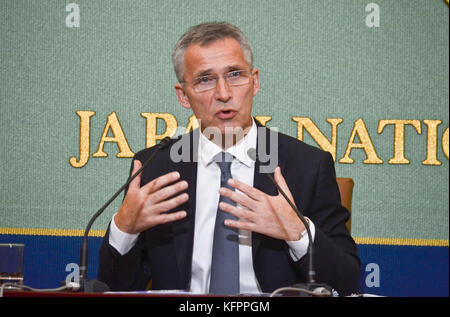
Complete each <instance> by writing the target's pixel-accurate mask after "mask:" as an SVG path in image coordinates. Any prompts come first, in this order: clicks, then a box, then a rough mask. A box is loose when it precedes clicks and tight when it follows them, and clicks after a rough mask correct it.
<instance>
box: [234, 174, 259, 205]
mask: <svg viewBox="0 0 450 317" xmlns="http://www.w3.org/2000/svg"><path fill="white" fill-rule="evenodd" d="M228 185H230V186H231V187H233V188H235V189H237V190H239V191H240V192H242V193H244V194H246V195H247V196H248V197H250V198H251V199H253V200H258V201H259V200H261V198H262V195H263V193H262V192H261V191H260V190H259V189H256V188H255V187H253V186H250V185H248V184H245V183H243V182H241V181H238V180H237V179H233V178H231V179H229V180H228Z"/></svg>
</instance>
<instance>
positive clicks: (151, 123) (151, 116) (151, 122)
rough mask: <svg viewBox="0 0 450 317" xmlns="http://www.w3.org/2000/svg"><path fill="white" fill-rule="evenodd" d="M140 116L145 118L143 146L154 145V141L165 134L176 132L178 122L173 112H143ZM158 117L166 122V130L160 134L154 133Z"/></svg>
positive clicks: (162, 137)
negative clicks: (145, 128)
mask: <svg viewBox="0 0 450 317" xmlns="http://www.w3.org/2000/svg"><path fill="white" fill-rule="evenodd" d="M141 116H142V117H144V118H146V119H147V132H146V134H145V135H146V142H145V147H147V148H149V147H152V146H154V145H156V141H158V140H162V139H164V138H165V137H167V136H168V137H172V136H173V135H175V133H176V132H177V127H178V122H177V119H176V118H175V116H174V115H173V114H170V113H158V112H157V113H153V112H143V113H141ZM158 119H161V120H163V121H164V123H165V124H166V130H165V131H164V132H163V133H162V134H156V132H157V121H158ZM196 121H197V120H196Z"/></svg>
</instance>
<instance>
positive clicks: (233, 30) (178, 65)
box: [172, 22, 253, 83]
mask: <svg viewBox="0 0 450 317" xmlns="http://www.w3.org/2000/svg"><path fill="white" fill-rule="evenodd" d="M229 37H231V38H234V39H235V40H236V41H238V42H239V44H240V45H241V47H242V50H243V52H244V58H245V60H246V61H247V63H248V64H249V65H250V69H253V52H252V48H251V46H250V42H249V41H248V39H247V37H246V36H245V35H244V33H242V31H241V30H240V29H239V28H238V27H237V26H234V25H232V24H229V23H227V22H206V23H202V24H199V25H195V26H193V27H191V28H189V30H187V32H186V33H184V34H183V36H182V37H181V38H180V39H179V40H178V42H177V44H176V45H175V47H174V49H173V52H172V63H173V67H174V70H175V75H176V76H177V79H178V82H180V83H183V82H184V79H183V76H184V55H185V53H186V49H187V48H188V46H189V45H191V44H195V43H199V44H200V45H201V46H204V45H208V44H210V43H213V42H215V41H218V40H222V39H225V38H229Z"/></svg>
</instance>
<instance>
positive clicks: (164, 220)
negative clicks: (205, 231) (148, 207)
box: [154, 210, 187, 225]
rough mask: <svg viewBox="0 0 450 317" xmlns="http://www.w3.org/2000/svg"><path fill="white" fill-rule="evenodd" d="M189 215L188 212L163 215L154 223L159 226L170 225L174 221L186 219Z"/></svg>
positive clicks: (157, 217) (156, 218)
mask: <svg viewBox="0 0 450 317" xmlns="http://www.w3.org/2000/svg"><path fill="white" fill-rule="evenodd" d="M186 215H187V213H186V211H184V210H182V211H177V212H173V213H170V214H161V215H158V216H156V217H155V219H154V221H155V222H157V223H158V224H160V225H161V224H164V223H168V222H173V221H177V220H180V219H183V218H185V217H186Z"/></svg>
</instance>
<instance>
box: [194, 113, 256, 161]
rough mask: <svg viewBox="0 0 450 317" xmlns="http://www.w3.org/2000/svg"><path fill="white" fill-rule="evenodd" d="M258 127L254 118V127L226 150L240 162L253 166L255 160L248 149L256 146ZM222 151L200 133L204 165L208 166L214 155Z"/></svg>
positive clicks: (201, 158)
mask: <svg viewBox="0 0 450 317" xmlns="http://www.w3.org/2000/svg"><path fill="white" fill-rule="evenodd" d="M256 139H257V127H256V124H255V120H253V118H252V127H251V128H250V131H249V132H248V133H247V135H246V136H245V137H243V138H242V139H241V140H240V141H239V142H238V143H237V144H235V145H233V146H232V147H230V148H228V149H227V150H226V152H228V153H230V154H231V155H233V156H234V157H235V158H236V159H237V160H238V161H239V162H241V163H243V164H244V165H246V166H248V167H251V166H252V163H253V160H252V159H251V158H250V157H249V156H248V154H247V151H248V150H249V149H251V148H256ZM220 152H222V148H220V147H219V146H217V145H216V144H215V143H213V142H211V141H210V140H208V138H206V137H205V136H204V135H203V134H202V133H200V142H199V153H200V160H201V162H202V163H203V165H205V166H208V165H209V164H210V163H211V162H212V161H213V158H214V156H216V155H217V154H218V153H220Z"/></svg>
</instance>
